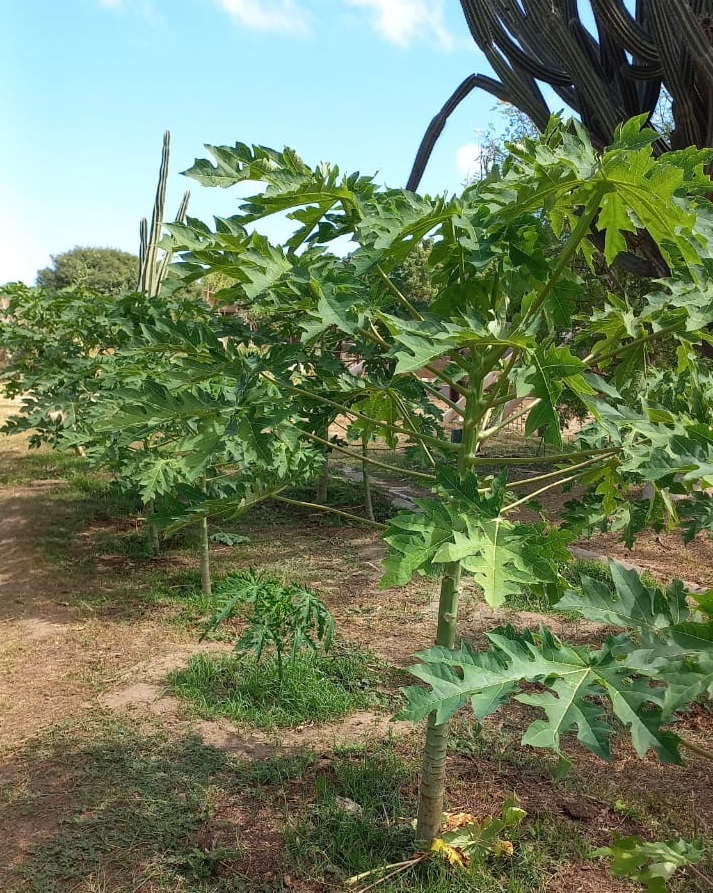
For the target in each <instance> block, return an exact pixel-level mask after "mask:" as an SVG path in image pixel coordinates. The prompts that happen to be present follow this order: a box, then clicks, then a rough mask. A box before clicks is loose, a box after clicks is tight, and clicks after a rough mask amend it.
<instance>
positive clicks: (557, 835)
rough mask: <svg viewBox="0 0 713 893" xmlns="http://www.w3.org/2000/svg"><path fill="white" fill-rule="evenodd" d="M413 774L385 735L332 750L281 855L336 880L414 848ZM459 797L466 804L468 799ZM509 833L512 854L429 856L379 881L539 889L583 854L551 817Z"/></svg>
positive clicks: (430, 887) (468, 892)
mask: <svg viewBox="0 0 713 893" xmlns="http://www.w3.org/2000/svg"><path fill="white" fill-rule="evenodd" d="M416 774H417V772H416V761H415V760H414V759H412V758H407V759H405V758H403V757H402V756H400V755H398V754H397V753H396V752H395V751H394V748H393V746H392V743H391V742H388V741H387V742H385V743H383V744H382V745H381V746H380V747H378V748H377V749H376V750H371V751H368V750H366V749H364V748H349V749H343V750H339V751H336V752H335V755H334V760H333V767H332V773H331V774H330V775H329V776H327V777H324V778H319V777H318V779H317V787H316V791H315V800H314V803H313V804H311V806H310V807H309V808H308V809H307V811H306V815H305V816H304V817H303V818H302V819H300V820H299V821H298V822H296V823H293V824H292V825H291V826H289V827H288V828H287V829H286V831H285V850H284V857H285V860H286V861H287V862H288V863H292V865H293V866H294V867H295V868H296V869H301V870H302V872H305V871H306V872H308V873H309V875H310V876H311V877H313V878H315V879H317V880H319V881H321V882H327V883H328V884H330V885H334V884H338V883H340V882H343V881H344V880H345V879H346V878H347V877H350V876H352V875H354V874H358V873H361V872H364V871H370V870H372V869H375V868H378V867H379V866H380V865H386V864H390V863H394V862H399V861H401V860H403V859H407V858H409V857H410V856H411V855H412V854H413V853H414V851H415V839H414V829H413V827H412V824H411V821H410V817H412V816H413V815H415V809H416ZM462 795H463V792H462V791H459V792H458V796H459V797H461V796H462ZM460 803H461V800H460V799H459V804H460ZM462 805H463V806H464V808H466V809H467V808H468V804H467V801H465V802H463V804H462ZM494 811H497V810H494ZM509 836H511V837H512V839H513V843H514V847H515V855H514V858H512V859H508V858H491V859H488V860H487V861H486V862H485V863H480V864H475V863H474V864H473V865H472V866H471V867H470V868H468V869H467V870H466V871H461V870H458V869H452V868H450V867H448V866H447V865H446V864H445V863H444V862H443V861H442V860H440V859H433V860H428V861H426V862H424V863H422V864H421V865H419V866H418V867H417V868H416V869H413V870H410V871H408V872H406V873H404V874H402V875H400V876H397V877H395V878H394V879H393V880H390V881H386V882H385V883H383V884H380V885H379V887H378V888H377V889H378V890H381V891H384V893H397V891H398V893H405V891H418V893H444V891H450V893H474V891H476V893H486V891H487V893H491V891H493V890H498V891H507V893H526V891H527V893H530V891H532V893H535V891H540V890H542V889H545V887H546V884H547V882H548V880H549V878H551V876H552V874H553V872H554V871H555V870H556V869H557V868H558V866H560V865H562V864H565V863H566V862H568V861H570V860H575V859H576V860H580V859H583V858H585V856H586V854H587V853H588V851H589V846H588V844H587V841H586V840H585V839H584V838H583V837H582V836H581V835H580V834H578V833H577V832H576V831H573V829H572V827H571V825H570V824H568V823H566V822H564V821H562V820H560V819H557V818H537V819H534V820H527V821H526V822H525V824H524V825H523V826H522V827H521V828H520V829H519V830H517V831H514V832H512V833H511V835H509ZM376 877H377V876H376V875H374V876H373V877H372V878H370V880H375V879H376ZM365 883H368V881H365Z"/></svg>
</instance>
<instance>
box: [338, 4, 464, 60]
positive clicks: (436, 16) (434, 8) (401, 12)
mask: <svg viewBox="0 0 713 893" xmlns="http://www.w3.org/2000/svg"><path fill="white" fill-rule="evenodd" d="M345 2H346V3H347V5H349V6H363V7H365V8H366V9H368V10H371V12H372V14H373V28H374V30H375V31H376V32H377V33H378V34H380V35H381V36H382V37H384V38H385V39H386V40H388V41H390V42H391V43H396V44H398V45H399V46H403V47H406V46H409V44H411V43H413V41H414V40H419V39H424V38H429V37H434V38H435V39H436V41H437V42H438V43H439V44H440V45H441V46H442V47H443V48H444V49H452V48H453V45H454V41H453V37H452V36H451V35H450V33H449V32H448V29H447V28H446V25H445V21H444V18H443V0H345Z"/></svg>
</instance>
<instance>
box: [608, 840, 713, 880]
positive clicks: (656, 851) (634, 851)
mask: <svg viewBox="0 0 713 893" xmlns="http://www.w3.org/2000/svg"><path fill="white" fill-rule="evenodd" d="M592 856H605V857H608V858H610V859H611V872H612V874H613V875H614V877H626V878H631V879H632V880H635V881H638V882H639V883H640V884H641V885H642V886H643V887H644V888H645V889H646V890H647V891H649V893H665V891H666V884H667V882H668V881H669V880H670V879H671V877H672V876H673V875H674V874H675V873H676V872H677V871H679V870H680V869H682V868H685V867H686V866H690V865H694V866H695V865H697V864H698V863H699V862H700V861H701V858H702V856H703V845H702V843H701V842H700V841H695V840H694V841H686V840H682V839H679V840H667V841H657V842H655V843H646V842H644V841H643V840H642V839H641V838H640V837H622V836H621V835H620V834H616V833H615V834H614V842H613V843H612V845H611V846H608V847H601V848H600V849H597V850H595V851H594V852H593V853H592Z"/></svg>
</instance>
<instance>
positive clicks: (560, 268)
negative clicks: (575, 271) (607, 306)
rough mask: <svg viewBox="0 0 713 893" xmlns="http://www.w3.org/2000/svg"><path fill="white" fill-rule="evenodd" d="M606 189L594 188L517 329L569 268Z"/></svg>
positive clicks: (592, 221)
mask: <svg viewBox="0 0 713 893" xmlns="http://www.w3.org/2000/svg"><path fill="white" fill-rule="evenodd" d="M608 188H609V184H607V183H605V182H603V183H599V184H598V185H597V186H596V187H595V190H594V192H593V194H592V195H591V196H590V198H589V202H588V209H587V208H586V207H585V208H584V210H583V211H582V216H581V217H580V218H579V221H578V222H577V225H576V226H575V228H574V229H573V230H572V232H571V233H570V234H569V238H568V239H567V242H566V243H565V246H564V248H563V249H562V252H561V253H560V256H559V260H558V261H557V265H556V266H555V268H554V270H553V271H552V275H551V276H550V278H549V279H548V280H547V282H546V283H545V284H544V286H543V287H542V288H541V289H540V291H539V293H538V295H537V297H536V298H535V299H534V301H533V302H532V304H530V306H529V307H528V308H527V310H526V311H525V313H524V314H523V316H522V319H521V320H520V322H519V323H518V325H517V329H522V328H523V326H524V324H525V322H526V320H528V319H531V318H532V317H533V316H534V315H535V314H536V313H537V312H538V310H539V309H540V307H542V305H543V304H544V303H545V301H546V300H547V298H548V296H549V294H550V292H551V291H552V289H553V288H554V287H555V283H556V282H557V280H558V279H559V278H560V276H561V275H562V274H563V273H564V271H565V270H566V269H567V268H568V267H569V264H570V261H571V260H572V258H573V257H574V255H575V254H576V253H577V249H578V248H579V246H580V243H581V242H582V240H583V239H584V237H585V236H586V234H587V232H588V231H589V229H590V227H591V225H592V223H594V219H595V218H596V216H597V214H598V213H599V205H600V202H601V200H602V198H603V197H604V194H605V193H606V191H607V189H608Z"/></svg>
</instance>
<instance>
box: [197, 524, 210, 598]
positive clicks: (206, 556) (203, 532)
mask: <svg viewBox="0 0 713 893" xmlns="http://www.w3.org/2000/svg"><path fill="white" fill-rule="evenodd" d="M200 550H201V592H202V593H203V595H212V592H213V587H212V584H211V577H210V540H209V539H208V518H207V517H205V518H203V519H201V526H200Z"/></svg>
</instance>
